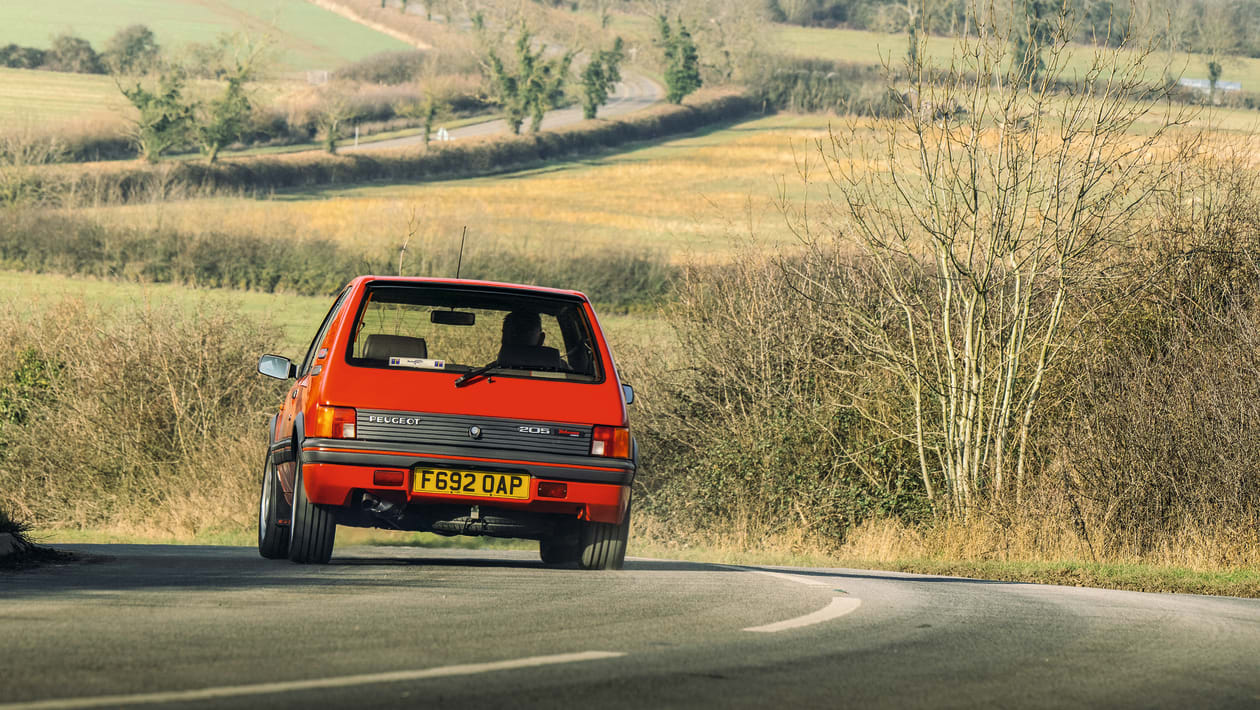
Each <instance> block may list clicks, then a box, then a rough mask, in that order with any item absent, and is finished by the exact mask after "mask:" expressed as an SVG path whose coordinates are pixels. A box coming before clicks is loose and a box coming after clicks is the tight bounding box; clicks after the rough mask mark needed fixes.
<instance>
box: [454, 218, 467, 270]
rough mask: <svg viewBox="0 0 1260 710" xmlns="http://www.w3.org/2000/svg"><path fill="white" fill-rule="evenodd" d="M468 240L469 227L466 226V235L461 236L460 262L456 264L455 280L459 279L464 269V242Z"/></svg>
mask: <svg viewBox="0 0 1260 710" xmlns="http://www.w3.org/2000/svg"><path fill="white" fill-rule="evenodd" d="M467 238H468V225H466V224H465V225H464V233H463V234H461V235H459V261H458V262H456V264H455V278H459V271H460V269H462V268H463V267H464V240H465V239H467Z"/></svg>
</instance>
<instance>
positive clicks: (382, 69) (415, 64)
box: [334, 50, 436, 86]
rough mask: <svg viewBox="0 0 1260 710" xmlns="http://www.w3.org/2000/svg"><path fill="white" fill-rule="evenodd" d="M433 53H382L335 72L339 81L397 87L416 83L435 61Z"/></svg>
mask: <svg viewBox="0 0 1260 710" xmlns="http://www.w3.org/2000/svg"><path fill="white" fill-rule="evenodd" d="M435 58H436V57H435V55H434V54H433V53H431V52H421V51H414V50H413V51H405V52H382V53H380V54H374V55H372V56H370V57H367V58H365V59H360V60H359V61H357V62H354V63H353V64H347V65H345V66H343V67H341V68H339V69H337V71H336V72H335V74H334V76H336V78H338V79H348V80H350V81H362V82H367V83H370V84H386V85H391V86H392V85H397V84H406V83H408V82H411V81H415V80H416V79H417V78H419V76H420V74H421V73H422V72H423V71H424V70H425V69H426V68H428V67H430V66H431V65H432V63H433V61H434V59H435Z"/></svg>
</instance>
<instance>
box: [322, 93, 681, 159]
mask: <svg viewBox="0 0 1260 710" xmlns="http://www.w3.org/2000/svg"><path fill="white" fill-rule="evenodd" d="M664 97H665V90H664V89H662V88H661V85H660V84H657V83H656V82H654V81H652V80H651V79H648V78H647V77H644V76H640V75H638V74H626V75H625V80H624V81H621V82H619V83H618V84H617V86H616V88H615V90H614V91H613V94H612V96H610V97H609V100H608V103H607V104H606V105H604V106H601V107H600V108H599V112H598V114H597V116H598V117H599V118H612V117H614V116H621V115H623V114H627V113H631V112H633V111H638V110H640V109H645V108H647V107H649V106H651V105H652V104H655V103H657V102H659V101H661V100H662V99H663V98H664ZM582 120H583V117H582V108H581V107H580V106H577V107H570V108H563V109H556V110H553V111H548V112H547V114H546V115H545V116H543V122H542V129H543V130H552V129H555V128H561V127H563V126H568V125H571V124H574V123H578V122H579V121H582ZM441 127H442V125H441V123H439V124H437V125H436V126H434V128H433V132H434V134H436V133H437V131H438V129H439V128H441ZM522 130H524V131H528V130H529V119H526V120H525V125H524V126H523V128H522ZM507 132H508V126H507V121H504V120H502V119H499V120H494V121H485V122H483V123H472V124H469V125H467V126H461V127H459V128H453V129H451V130H449V131H448V133H449V134H450V139H451V140H453V141H454V140H460V139H466V138H479V137H482V136H493V135H498V134H500V133H507ZM431 138H432V139H433V140H436V135H434V136H432V137H431ZM423 142H424V136H422V135H414V136H404V137H402V138H391V139H389V140H382V141H374V142H367V143H362V142H361V143H360V144H359V145H358V147H355V146H354V145H341V146H338V148H337V151H338V152H354V151H371V150H383V149H386V148H404V147H407V146H416V145H420V144H422V143H423Z"/></svg>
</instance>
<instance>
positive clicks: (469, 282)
mask: <svg viewBox="0 0 1260 710" xmlns="http://www.w3.org/2000/svg"><path fill="white" fill-rule="evenodd" d="M374 282H383V283H391V284H430V285H448V286H473V287H483V288H493V289H508V290H513V291H525V292H529V293H541V294H549V295H554V296H570V297H574V296H576V297H577V298H580V299H582V300H583V301H587V300H589V299H588V298H587V297H586V294H584V293H582V292H581V291H574V290H571V289H563V288H549V287H547V286H531V285H528V284H515V283H506V282H502V281H479V280H476V279H445V278H436V277H430V276H373V275H367V276H360V277H358V278H356V279H355V280H354V281H351V282H350V283H351V285H352V286H358V285H360V284H368V283H374Z"/></svg>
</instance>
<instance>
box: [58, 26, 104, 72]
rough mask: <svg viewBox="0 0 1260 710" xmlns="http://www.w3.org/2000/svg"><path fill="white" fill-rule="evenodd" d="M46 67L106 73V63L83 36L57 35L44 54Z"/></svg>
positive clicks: (68, 70)
mask: <svg viewBox="0 0 1260 710" xmlns="http://www.w3.org/2000/svg"><path fill="white" fill-rule="evenodd" d="M44 68H46V69H51V70H52V71H64V72H73V73H76V74H104V73H105V65H104V64H103V63H102V62H101V57H100V55H99V54H97V53H96V50H94V49H92V45H91V43H90V42H88V41H87V40H85V39H83V38H82V37H75V36H73V35H67V34H62V35H57V36H56V37H54V38H53V42H52V47H50V48H49V49H48V51H47V52H45V54H44Z"/></svg>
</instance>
